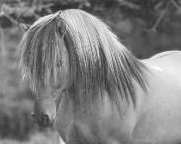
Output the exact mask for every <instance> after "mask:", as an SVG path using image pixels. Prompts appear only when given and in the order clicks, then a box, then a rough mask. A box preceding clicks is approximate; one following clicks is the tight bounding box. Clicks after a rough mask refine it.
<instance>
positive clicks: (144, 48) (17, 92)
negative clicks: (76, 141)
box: [0, 0, 181, 140]
mask: <svg viewBox="0 0 181 144" xmlns="http://www.w3.org/2000/svg"><path fill="white" fill-rule="evenodd" d="M69 8H79V9H83V10H85V11H88V12H90V13H92V14H94V15H96V16H98V17H99V18H101V19H102V20H103V21H104V22H106V23H107V24H108V25H109V26H110V27H111V28H112V30H113V31H114V32H115V33H116V34H117V35H118V36H119V38H120V41H121V42H122V43H123V44H124V45H125V46H126V47H127V48H128V49H130V50H131V51H132V52H133V54H134V55H136V56H137V57H138V58H148V57H150V56H152V55H153V54H155V53H158V52H161V51H166V50H175V49H181V2H180V1H179V0H0V40H1V41H0V137H1V138H11V139H12V138H15V139H18V140H26V139H27V138H28V136H29V135H30V134H32V133H34V132H37V131H42V130H41V129H40V128H38V127H37V126H36V125H34V124H33V122H32V119H31V118H30V112H31V111H32V109H33V98H34V97H33V94H32V92H31V91H30V90H29V89H28V85H27V84H26V83H25V82H22V81H21V76H20V72H19V70H18V57H17V47H18V43H19V42H20V40H21V37H22V35H23V33H24V32H23V30H22V29H21V28H20V27H22V25H21V23H24V24H27V25H28V24H32V23H33V22H34V21H35V20H36V19H38V18H39V17H41V16H44V15H46V14H49V13H53V12H56V11H57V10H60V9H62V10H63V9H69ZM20 25H21V26H20Z"/></svg>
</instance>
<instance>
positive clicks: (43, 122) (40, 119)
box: [31, 114, 54, 128]
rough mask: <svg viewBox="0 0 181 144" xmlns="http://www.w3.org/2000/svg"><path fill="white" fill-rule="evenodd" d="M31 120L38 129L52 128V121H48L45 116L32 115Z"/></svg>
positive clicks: (47, 117)
mask: <svg viewBox="0 0 181 144" xmlns="http://www.w3.org/2000/svg"><path fill="white" fill-rule="evenodd" d="M31 116H32V119H33V122H34V123H35V124H37V125H38V126H39V127H40V128H53V125H54V120H50V118H49V116H48V115H46V114H38V115H37V114H32V115H31Z"/></svg>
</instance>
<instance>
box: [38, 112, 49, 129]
mask: <svg viewBox="0 0 181 144" xmlns="http://www.w3.org/2000/svg"><path fill="white" fill-rule="evenodd" d="M39 122H40V126H43V127H48V126H49V125H50V118H49V116H48V115H47V114H42V115H41V117H40V121H39Z"/></svg>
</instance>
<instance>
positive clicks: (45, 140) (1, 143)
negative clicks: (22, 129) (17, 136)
mask: <svg viewBox="0 0 181 144" xmlns="http://www.w3.org/2000/svg"><path fill="white" fill-rule="evenodd" d="M0 144H59V143H58V142H57V133H56V132H44V133H35V134H33V135H32V136H30V138H29V139H28V140H26V141H18V140H14V139H1V140H0Z"/></svg>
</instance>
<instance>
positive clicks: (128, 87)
mask: <svg viewBox="0 0 181 144" xmlns="http://www.w3.org/2000/svg"><path fill="white" fill-rule="evenodd" d="M60 23H62V24H63V27H64V28H65V31H62V29H63V28H62V29H61V26H60ZM63 42H64V43H65V45H66V49H67V51H68V54H69V67H70V72H69V75H70V87H68V88H67V89H68V91H69V97H70V98H71V99H72V100H73V101H74V103H75V104H77V105H78V104H81V103H86V102H87V103H92V102H93V101H96V100H98V99H99V100H100V99H102V98H103V97H104V96H105V94H103V93H104V92H105V91H106V92H107V93H108V95H107V96H108V97H109V98H110V100H111V101H112V102H114V103H116V104H119V103H118V101H119V100H120V98H121V99H125V100H126V101H127V102H129V101H130V100H131V101H132V102H133V104H135V100H136V98H135V96H136V95H135V94H136V93H135V91H136V90H135V82H136V83H137V84H138V85H139V86H140V87H141V88H142V89H143V90H146V87H147V86H146V77H145V73H144V72H145V69H146V67H145V66H144V65H143V64H142V63H141V62H140V61H139V60H138V59H137V58H135V57H134V56H133V55H132V54H131V53H130V52H129V51H128V50H127V49H126V48H125V47H124V46H123V44H121V43H120V42H119V40H118V38H117V36H116V35H115V34H113V32H111V30H110V28H109V27H108V26H107V25H106V24H105V23H104V22H102V21H101V20H100V19H98V18H96V17H95V16H93V15H91V14H89V13H87V12H85V11H82V10H78V9H70V10H64V11H61V12H57V13H55V14H51V15H48V16H45V17H43V18H41V19H40V20H38V21H36V22H35V23H34V24H33V25H32V26H31V27H30V29H29V30H28V31H27V32H26V33H25V35H24V37H23V39H22V42H21V44H20V54H21V62H20V66H21V68H22V72H23V74H24V75H25V76H28V78H29V79H30V81H31V83H32V85H33V86H34V87H35V88H38V86H39V85H44V86H46V85H47V83H48V81H49V78H50V77H54V78H55V79H58V77H57V68H56V63H57V61H59V60H60V59H61V54H60V53H61V51H62V44H63Z"/></svg>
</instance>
